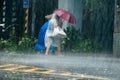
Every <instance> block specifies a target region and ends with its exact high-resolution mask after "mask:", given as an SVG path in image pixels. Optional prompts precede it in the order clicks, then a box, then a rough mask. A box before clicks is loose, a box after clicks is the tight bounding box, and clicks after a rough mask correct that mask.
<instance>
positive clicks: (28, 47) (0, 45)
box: [0, 37, 37, 53]
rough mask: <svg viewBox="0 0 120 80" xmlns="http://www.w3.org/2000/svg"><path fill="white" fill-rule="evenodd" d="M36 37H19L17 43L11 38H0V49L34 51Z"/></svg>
mask: <svg viewBox="0 0 120 80" xmlns="http://www.w3.org/2000/svg"><path fill="white" fill-rule="evenodd" d="M36 42H37V39H31V38H28V37H24V38H21V39H20V40H19V42H18V43H16V42H15V41H13V40H12V39H9V40H4V39H0V50H5V51H7V52H12V53H13V52H14V53H15V52H27V51H28V52H31V51H34V45H35V43H36Z"/></svg>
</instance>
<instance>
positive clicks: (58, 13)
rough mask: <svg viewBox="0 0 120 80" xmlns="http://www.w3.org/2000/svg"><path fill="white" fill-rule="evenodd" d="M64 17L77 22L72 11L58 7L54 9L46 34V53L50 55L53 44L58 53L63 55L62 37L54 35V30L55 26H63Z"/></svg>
mask: <svg viewBox="0 0 120 80" xmlns="http://www.w3.org/2000/svg"><path fill="white" fill-rule="evenodd" d="M62 19H64V20H65V21H67V22H69V23H71V24H75V23H76V20H75V17H74V16H73V15H72V14H71V13H70V12H68V11H66V10H63V9H57V10H55V11H54V13H53V14H52V18H51V19H50V21H49V24H48V29H47V31H46V35H45V46H46V51H45V55H48V53H49V49H50V46H51V45H53V46H56V47H57V51H58V55H61V47H60V38H56V37H53V32H54V28H55V27H62Z"/></svg>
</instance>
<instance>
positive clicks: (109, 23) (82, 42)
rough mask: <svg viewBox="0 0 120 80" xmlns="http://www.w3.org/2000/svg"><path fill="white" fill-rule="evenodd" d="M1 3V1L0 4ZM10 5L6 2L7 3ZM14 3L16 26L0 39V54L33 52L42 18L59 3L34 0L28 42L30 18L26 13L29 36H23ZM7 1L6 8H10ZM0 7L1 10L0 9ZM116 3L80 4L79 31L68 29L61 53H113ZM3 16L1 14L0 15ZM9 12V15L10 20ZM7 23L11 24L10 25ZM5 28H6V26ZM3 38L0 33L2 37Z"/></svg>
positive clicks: (21, 11) (85, 0)
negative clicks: (33, 19)
mask: <svg viewBox="0 0 120 80" xmlns="http://www.w3.org/2000/svg"><path fill="white" fill-rule="evenodd" d="M2 1H3V0H1V2H2ZM8 1H9V0H8ZM12 1H13V2H16V3H17V5H16V6H17V7H16V14H17V16H16V17H17V20H16V23H15V24H17V25H14V26H13V27H11V28H10V29H8V30H7V31H6V32H5V33H4V35H3V36H1V39H0V50H4V51H8V52H17V51H35V50H34V46H35V44H36V42H37V37H38V33H39V30H40V28H41V27H42V25H43V24H44V23H45V22H46V19H45V18H44V17H45V15H47V14H51V13H52V12H53V10H55V9H57V8H58V0H51V1H50V0H45V1H44V0H36V3H35V10H34V11H35V14H36V16H37V17H36V18H35V33H34V38H31V27H30V25H31V18H32V14H31V13H29V20H30V21H29V28H28V34H27V35H26V34H24V31H23V30H24V28H23V27H21V26H23V24H24V22H23V15H24V9H23V8H22V4H23V2H21V0H12ZM12 1H11V0H10V1H9V2H8V3H9V4H7V5H8V6H10V3H11V4H12ZM0 7H1V6H0ZM32 7H33V4H32V2H30V8H29V11H30V12H31V11H32ZM114 7H115V0H83V20H82V25H83V26H82V30H81V31H80V30H76V29H75V26H68V27H67V29H65V32H66V33H67V34H68V36H67V38H65V39H63V40H62V43H61V44H62V50H63V51H71V52H104V51H108V52H112V46H113V43H112V42H113V30H114V29H113V28H114V27H113V25H114ZM0 12H2V11H0ZM11 14H12V12H11V11H10V13H9V14H8V16H10V15H11ZM9 23H10V21H9ZM8 25H9V24H7V25H6V26H8ZM1 34H2V33H1Z"/></svg>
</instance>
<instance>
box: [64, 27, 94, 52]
mask: <svg viewBox="0 0 120 80" xmlns="http://www.w3.org/2000/svg"><path fill="white" fill-rule="evenodd" d="M65 32H66V33H67V38H65V39H64V40H63V41H62V45H63V49H64V50H66V51H72V52H91V51H93V49H94V48H93V42H92V40H90V39H87V38H86V37H85V36H84V35H83V34H81V32H80V30H76V29H75V28H74V27H73V26H72V27H67V29H66V30H65Z"/></svg>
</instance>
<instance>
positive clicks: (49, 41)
mask: <svg viewBox="0 0 120 80" xmlns="http://www.w3.org/2000/svg"><path fill="white" fill-rule="evenodd" d="M59 20H61V18H60V17H59V16H57V15H56V14H55V13H53V14H52V18H51V19H50V21H49V24H48V28H47V30H46V35H45V46H46V51H45V55H48V53H49V49H50V46H51V45H53V46H55V47H57V52H58V55H61V52H60V38H55V37H53V31H54V28H55V27H58V26H60V25H59Z"/></svg>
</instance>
